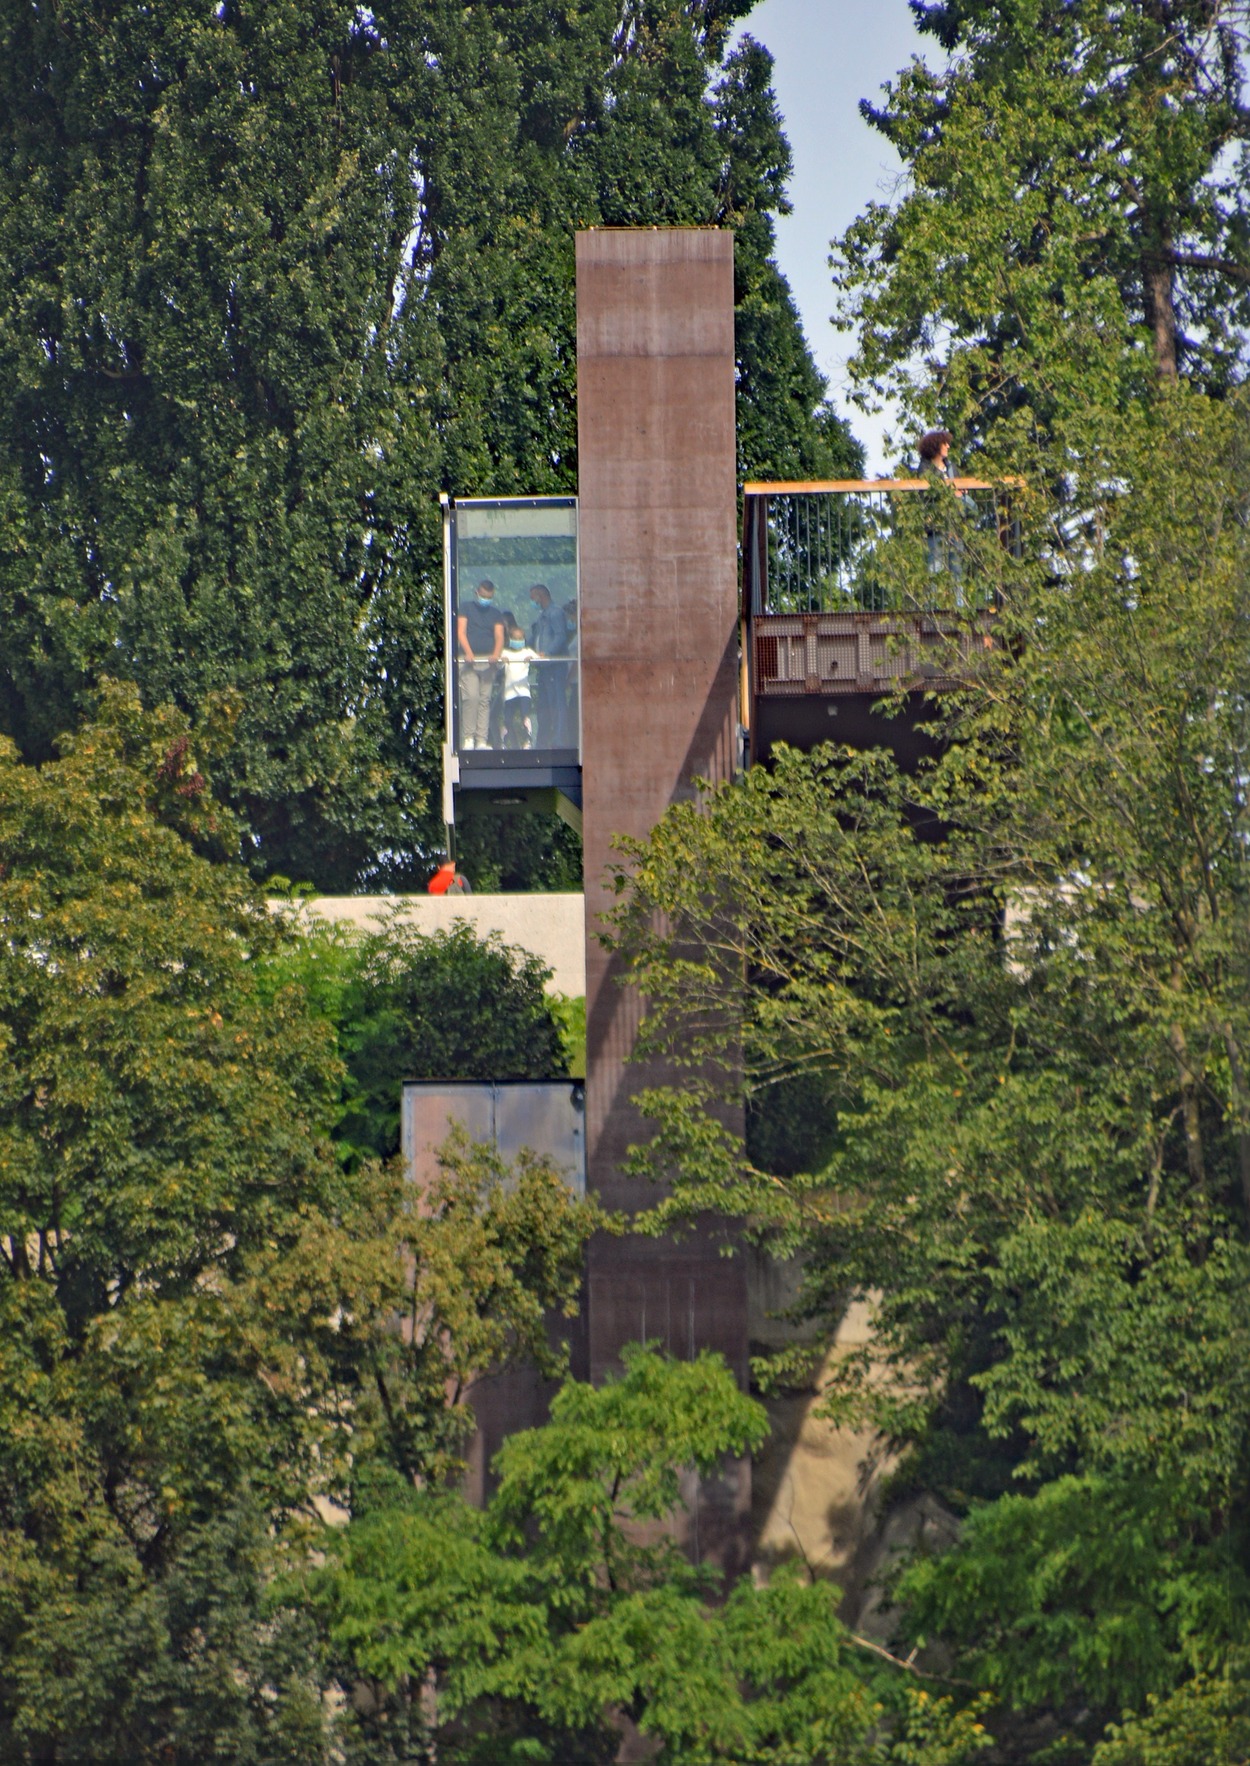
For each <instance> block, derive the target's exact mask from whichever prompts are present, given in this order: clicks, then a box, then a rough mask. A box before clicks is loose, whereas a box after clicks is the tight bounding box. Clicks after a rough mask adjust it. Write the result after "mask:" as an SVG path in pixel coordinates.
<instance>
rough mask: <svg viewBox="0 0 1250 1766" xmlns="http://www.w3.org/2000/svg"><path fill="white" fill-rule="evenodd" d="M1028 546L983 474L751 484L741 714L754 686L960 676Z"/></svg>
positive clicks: (984, 639) (843, 688)
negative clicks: (1016, 561)
mask: <svg viewBox="0 0 1250 1766" xmlns="http://www.w3.org/2000/svg"><path fill="white" fill-rule="evenodd" d="M1018 553H1019V530H1018V524H1017V522H1016V521H1015V518H1014V517H1013V515H1012V512H1011V505H1010V490H1009V489H1004V488H1003V487H997V486H994V485H990V484H986V483H985V482H984V481H982V480H980V479H971V478H957V479H953V480H941V479H935V478H932V477H926V478H914V479H876V480H864V479H848V480H839V481H833V482H828V483H812V484H807V483H784V484H747V485H745V486H744V487H743V548H742V557H743V601H742V612H743V628H744V629H743V636H744V640H745V642H744V645H743V661H744V664H745V667H746V671H747V676H746V679H745V680H744V683H743V687H744V695H745V699H744V705H743V722H744V723H747V724H749V722H750V707H749V701H750V699H751V698H753V697H759V696H765V697H769V698H795V697H800V696H808V695H821V696H830V695H838V694H844V693H873V694H877V695H880V694H883V693H886V692H889V691H890V690H891V689H894V690H898V689H900V688H902V689H906V690H912V689H921V690H923V689H925V688H941V687H950V686H954V685H956V684H957V682H958V680H959V679H960V678H961V677H962V676H963V675H964V674H965V673H966V668H967V664H968V662H969V660H970V658H971V656H972V655H973V653H974V652H975V651H978V650H981V649H984V648H987V647H988V646H989V645H990V644H991V642H992V640H991V637H990V627H991V623H992V615H993V611H994V609H995V608H996V607H997V606H998V604H999V602H1000V600H1001V597H1002V593H1003V588H1004V580H1005V576H1006V572H1007V569H1008V567H1009V564H1010V561H1011V559H1012V558H1013V557H1015V556H1017V555H1018Z"/></svg>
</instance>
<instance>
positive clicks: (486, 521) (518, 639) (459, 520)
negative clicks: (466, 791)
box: [449, 499, 581, 778]
mask: <svg viewBox="0 0 1250 1766" xmlns="http://www.w3.org/2000/svg"><path fill="white" fill-rule="evenodd" d="M452 535H453V539H452V589H453V593H452V610H451V617H452V632H451V634H450V637H451V642H450V645H449V649H450V652H451V655H452V658H453V674H454V677H455V678H454V680H453V681H452V682H451V683H450V686H451V690H452V693H453V702H454V705H455V716H454V724H453V728H454V741H455V746H456V750H457V753H458V754H459V755H460V756H461V757H462V759H464V758H467V759H468V764H469V767H470V768H471V769H473V770H484V771H490V770H500V769H507V768H511V767H513V766H521V767H525V766H527V765H551V764H553V762H555V763H564V764H568V763H573V764H576V762H577V759H578V754H579V750H580V747H581V740H580V732H581V714H580V705H579V701H578V666H577V647H578V625H579V619H578V592H577V507H576V504H574V503H572V502H569V501H567V500H564V499H559V500H551V501H544V500H543V499H527V500H525V501H513V502H506V501H499V502H484V501H483V502H479V501H472V502H467V503H457V504H456V505H455V506H454V518H453V528H452ZM462 778H463V771H462Z"/></svg>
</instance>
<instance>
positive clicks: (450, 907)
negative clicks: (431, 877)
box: [270, 894, 586, 999]
mask: <svg viewBox="0 0 1250 1766" xmlns="http://www.w3.org/2000/svg"><path fill="white" fill-rule="evenodd" d="M583 901H584V898H583V897H582V896H581V895H580V894H576V895H574V894H568V895H455V896H447V895H424V894H423V895H317V896H312V897H310V898H309V899H308V900H307V901H306V902H304V903H303V904H302V906H303V908H304V911H306V912H307V913H309V914H312V915H314V916H315V917H316V918H318V919H321V920H329V921H332V922H335V923H337V924H340V925H348V926H358V927H359V928H360V929H361V930H362V931H376V930H377V929H378V927H379V925H380V924H382V923H383V922H384V921H385V920H387V919H388V918H389V917H390V916H391V915H392V914H398V917H399V918H400V919H401V920H402V921H403V922H404V924H405V925H410V926H415V927H416V929H417V930H418V931H419V932H424V933H427V934H428V933H436V932H450V930H451V928H452V927H453V926H454V925H455V923H456V921H457V920H463V921H465V922H466V923H467V924H468V925H470V926H472V928H473V930H474V932H475V933H476V934H477V935H478V937H479V938H485V937H486V936H487V935H488V934H489V933H491V932H497V933H498V934H499V936H500V937H501V938H502V939H503V942H504V943H505V944H506V945H508V946H509V947H510V948H511V949H512V950H521V951H526V952H528V953H529V954H530V955H532V956H536V957H537V958H538V959H539V961H540V962H542V963H545V964H546V965H547V967H548V968H549V969H550V970H551V972H552V973H551V980H550V981H549V982H548V983H547V992H548V993H562V994H567V995H568V996H569V997H570V998H572V999H578V998H580V997H581V996H582V995H584V994H585V992H586V942H585V939H586V934H585V909H584V906H583ZM270 905H271V906H272V907H273V908H274V910H275V912H277V911H287V912H289V911H290V904H289V903H288V902H285V901H274V902H271V903H270Z"/></svg>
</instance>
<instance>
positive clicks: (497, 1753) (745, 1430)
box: [312, 1348, 983, 1766]
mask: <svg viewBox="0 0 1250 1766" xmlns="http://www.w3.org/2000/svg"><path fill="white" fill-rule="evenodd" d="M765 1432H766V1423H765V1420H764V1416H763V1412H762V1411H761V1409H760V1407H759V1406H758V1405H757V1404H755V1403H754V1401H752V1400H751V1399H749V1398H746V1397H744V1396H743V1395H742V1394H741V1393H740V1392H739V1391H738V1390H737V1388H736V1385H735V1383H734V1381H733V1378H732V1376H731V1375H730V1374H729V1373H728V1371H727V1370H726V1369H725V1367H724V1366H723V1364H722V1363H720V1362H719V1360H718V1359H717V1358H716V1357H713V1356H710V1355H703V1356H700V1357H699V1358H698V1359H697V1360H696V1361H694V1362H689V1363H684V1364H681V1363H674V1362H670V1361H666V1360H664V1359H663V1358H661V1357H660V1356H658V1355H657V1354H656V1353H654V1352H653V1351H651V1350H646V1349H642V1348H634V1349H632V1350H629V1351H627V1352H626V1355H625V1369H624V1373H623V1375H622V1376H621V1378H620V1379H618V1380H615V1381H609V1382H608V1383H607V1384H605V1385H604V1386H603V1387H601V1388H600V1389H598V1390H595V1389H593V1388H591V1387H589V1386H584V1385H581V1384H579V1383H577V1382H575V1381H568V1382H566V1383H565V1385H564V1387H563V1388H562V1390H561V1391H560V1393H559V1394H558V1396H557V1397H556V1399H555V1401H554V1403H553V1405H552V1414H551V1420H550V1422H549V1423H548V1424H547V1425H546V1426H545V1427H544V1428H542V1429H535V1430H529V1431H526V1432H525V1433H522V1434H518V1435H514V1436H512V1437H511V1438H510V1439H509V1441H508V1442H507V1443H506V1445H505V1446H504V1448H503V1449H502V1451H501V1453H500V1455H499V1459H498V1466H497V1469H498V1472H499V1487H498V1490H497V1492H496V1494H495V1496H494V1497H493V1498H492V1500H491V1501H490V1503H489V1505H488V1506H487V1508H486V1511H485V1512H484V1513H483V1514H477V1513H474V1512H473V1511H471V1510H469V1509H468V1508H466V1507H465V1505H464V1504H462V1503H460V1502H458V1501H456V1500H455V1499H454V1498H450V1497H430V1496H426V1495H425V1494H423V1493H418V1494H415V1495H411V1496H409V1497H408V1498H407V1500H406V1501H405V1502H404V1503H403V1505H402V1506H397V1505H394V1504H392V1505H391V1506H386V1505H382V1506H379V1507H378V1509H377V1510H376V1511H374V1512H371V1513H368V1514H366V1515H364V1516H362V1518H361V1519H359V1520H358V1521H356V1522H354V1523H353V1524H352V1525H351V1526H350V1527H349V1528H347V1529H346V1531H345V1532H344V1533H343V1534H342V1535H340V1536H339V1537H338V1538H337V1539H335V1540H334V1541H332V1542H331V1545H330V1557H331V1561H330V1563H329V1565H328V1567H327V1568H326V1570H325V1571H323V1572H321V1573H318V1574H317V1575H315V1576H314V1578H313V1581H312V1596H313V1601H314V1604H315V1605H316V1607H317V1608H318V1610H319V1611H320V1612H321V1613H322V1615H323V1616H324V1618H325V1621H326V1623H327V1625H328V1630H329V1636H330V1640H331V1646H332V1647H333V1648H335V1649H337V1650H338V1651H340V1652H341V1653H342V1655H343V1657H344V1658H345V1661H346V1663H347V1664H349V1666H348V1667H347V1670H346V1671H347V1672H348V1674H349V1675H354V1674H360V1673H363V1674H365V1675H367V1676H368V1677H369V1679H370V1682H371V1684H372V1687H373V1709H372V1712H371V1713H370V1715H369V1716H368V1717H367V1718H366V1719H365V1723H364V1725H363V1726H364V1727H365V1728H367V1729H368V1730H370V1731H371V1734H372V1738H373V1740H374V1741H375V1742H376V1743H377V1744H378V1745H379V1746H380V1747H382V1748H386V1747H390V1748H392V1749H393V1748H394V1747H395V1739H394V1738H397V1737H402V1738H403V1740H404V1741H405V1742H406V1743H407V1744H408V1745H411V1738H412V1735H413V1730H414V1724H413V1711H412V1700H411V1697H408V1698H407V1699H405V1697H404V1693H405V1691H406V1690H408V1689H411V1688H413V1687H417V1686H424V1687H425V1688H426V1691H427V1695H428V1696H427V1701H426V1706H425V1716H426V1724H425V1740H426V1742H427V1743H428V1744H429V1745H431V1746H432V1747H435V1748H436V1750H437V1754H438V1758H439V1759H440V1760H443V1759H446V1760H460V1761H470V1760H483V1761H485V1760H505V1759H508V1760H516V1761H521V1760H525V1759H533V1760H551V1761H556V1760H558V1761H565V1760H568V1761H574V1760H576V1761H579V1762H592V1761H595V1760H604V1761H607V1760H609V1759H611V1758H612V1757H613V1755H614V1754H615V1752H616V1749H617V1746H618V1745H619V1740H620V1734H619V1721H620V1716H619V1714H620V1713H626V1714H628V1716H629V1718H630V1719H631V1721H632V1722H633V1723H635V1724H636V1725H637V1726H638V1728H639V1729H640V1730H641V1731H642V1733H643V1734H644V1735H647V1736H650V1737H652V1738H654V1740H655V1741H656V1743H658V1744H659V1753H658V1755H657V1756H656V1757H657V1758H658V1759H659V1760H661V1761H666V1762H672V1763H673V1766H676V1763H677V1762H682V1763H684V1766H699V1763H710V1762H713V1761H717V1760H725V1761H735V1762H739V1763H745V1762H748V1761H749V1762H755V1763H757V1766H766V1763H773V1766H782V1763H783V1762H798V1761H802V1762H805V1763H808V1766H820V1763H821V1762H830V1763H832V1762H833V1761H835V1760H836V1761H839V1762H848V1763H849V1762H852V1761H854V1762H862V1763H863V1766H868V1763H869V1761H882V1762H884V1761H887V1760H896V1761H899V1762H902V1761H904V1760H909V1759H911V1760H915V1761H917V1762H924V1763H925V1766H939V1763H940V1762H942V1761H948V1762H951V1763H952V1766H953V1763H955V1762H959V1761H963V1760H967V1759H969V1758H971V1756H972V1754H973V1752H975V1751H976V1750H977V1748H978V1747H979V1746H980V1745H981V1742H982V1739H983V1737H982V1732H981V1731H980V1730H979V1729H978V1728H977V1726H976V1713H975V1709H974V1710H972V1711H971V1712H969V1711H958V1710H956V1709H955V1708H954V1707H953V1705H951V1703H950V1701H949V1700H933V1701H928V1703H929V1709H927V1710H926V1709H925V1704H926V1699H925V1695H924V1694H921V1695H920V1696H919V1699H917V1697H916V1695H915V1693H914V1692H912V1691H911V1690H910V1689H902V1688H899V1687H897V1686H891V1688H890V1690H889V1692H888V1694H887V1695H886V1703H888V1704H891V1705H892V1706H893V1708H894V1711H895V1713H896V1716H897V1722H896V1725H891V1726H890V1728H891V1730H892V1732H895V1731H896V1738H897V1740H898V1742H899V1751H897V1752H896V1751H893V1749H892V1745H891V1743H890V1741H889V1740H888V1739H887V1738H886V1736H885V1733H884V1732H881V1731H878V1730H877V1726H878V1725H879V1724H880V1723H881V1722H882V1719H883V1717H884V1715H885V1711H886V1704H884V1703H883V1702H882V1700H881V1699H880V1698H879V1697H878V1696H877V1689H876V1688H875V1687H874V1676H875V1670H874V1669H872V1668H870V1667H867V1666H866V1665H865V1664H866V1663H871V1662H873V1661H874V1660H875V1659H874V1658H871V1657H868V1656H866V1655H865V1654H864V1653H862V1652H861V1651H859V1650H858V1649H857V1647H856V1646H855V1644H854V1642H853V1640H852V1639H851V1638H850V1637H849V1635H848V1633H847V1632H846V1629H845V1627H844V1626H843V1625H842V1624H841V1623H840V1622H839V1620H838V1618H837V1614H836V1602H837V1590H836V1589H834V1588H832V1587H831V1586H830V1585H828V1584H822V1583H814V1584H812V1583H809V1584H805V1583H804V1582H802V1581H801V1580H800V1579H799V1578H798V1577H797V1576H795V1575H793V1574H790V1573H781V1574H779V1575H777V1576H776V1577H774V1579H773V1581H772V1582H771V1583H770V1584H769V1586H768V1587H767V1588H764V1589H757V1588H755V1587H754V1586H753V1584H752V1583H750V1582H749V1581H742V1582H740V1583H739V1584H738V1585H737V1586H736V1587H735V1588H734V1589H733V1590H732V1592H731V1593H730V1594H729V1595H728V1598H727V1599H726V1600H725V1601H724V1602H723V1604H709V1602H708V1600H707V1598H706V1588H707V1584H708V1583H709V1581H711V1580H713V1579H714V1578H713V1577H712V1576H711V1574H710V1572H709V1570H708V1568H707V1567H706V1566H705V1567H702V1568H700V1567H699V1566H696V1565H692V1564H690V1563H689V1562H688V1561H687V1559H686V1557H685V1556H684V1555H683V1553H682V1552H681V1551H680V1550H679V1549H678V1548H677V1547H676V1545H675V1544H674V1542H673V1540H672V1538H671V1536H670V1535H669V1534H668V1533H667V1532H666V1531H665V1530H664V1528H663V1524H664V1523H667V1522H668V1521H669V1518H670V1517H671V1515H672V1513H673V1511H674V1510H675V1509H676V1508H677V1507H678V1506H679V1501H680V1491H681V1485H682V1475H683V1473H684V1472H685V1471H687V1470H689V1469H693V1468H696V1467H697V1468H698V1469H700V1470H701V1471H702V1472H704V1473H705V1474H706V1473H709V1472H713V1471H714V1470H715V1469H716V1467H717V1465H718V1462H719V1461H720V1460H721V1459H722V1458H723V1456H724V1455H725V1454H727V1453H729V1454H740V1453H742V1452H744V1451H745V1450H747V1449H748V1448H750V1447H752V1446H758V1444H759V1443H760V1441H761V1440H762V1438H763V1435H764V1433H765ZM648 1523H650V1524H651V1525H649V1526H648ZM656 1523H660V1524H661V1526H660V1529H659V1530H658V1531H657V1527H656ZM416 1727H417V1730H418V1731H420V1729H421V1724H420V1722H419V1721H418V1723H417V1725H416ZM348 1748H349V1757H350V1748H351V1743H350V1742H349V1743H348ZM909 1750H910V1751H909ZM362 1757H363V1756H362ZM372 1757H374V1758H384V1759H393V1758H397V1757H402V1756H400V1755H399V1754H398V1753H397V1752H395V1751H392V1752H385V1751H384V1752H381V1753H379V1754H375V1755H374V1756H372Z"/></svg>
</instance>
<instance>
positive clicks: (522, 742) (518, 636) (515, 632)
mask: <svg viewBox="0 0 1250 1766" xmlns="http://www.w3.org/2000/svg"><path fill="white" fill-rule="evenodd" d="M502 660H503V740H504V747H505V748H532V747H533V746H534V725H533V721H532V718H531V715H530V710H531V700H530V663H531V662H538V661H540V660H541V658H540V657H539V654H538V652H537V650H531V649H530V647H529V645H528V644H527V643H526V642H525V633H524V632H523V631H522V630H521V628H520V626H519V625H514V626H512V627H511V628H510V630H509V632H508V640H507V643H506V644H505V645H504V651H503V659H502Z"/></svg>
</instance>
